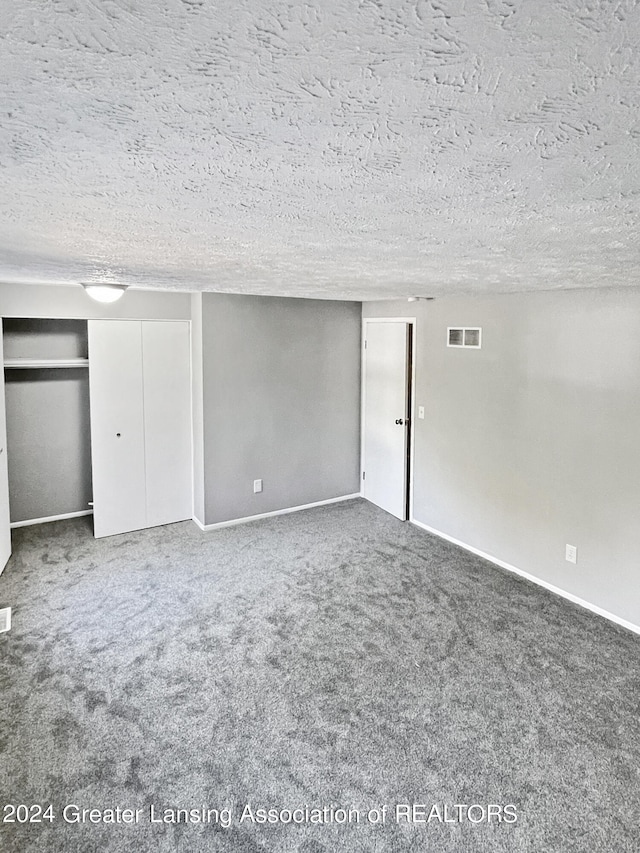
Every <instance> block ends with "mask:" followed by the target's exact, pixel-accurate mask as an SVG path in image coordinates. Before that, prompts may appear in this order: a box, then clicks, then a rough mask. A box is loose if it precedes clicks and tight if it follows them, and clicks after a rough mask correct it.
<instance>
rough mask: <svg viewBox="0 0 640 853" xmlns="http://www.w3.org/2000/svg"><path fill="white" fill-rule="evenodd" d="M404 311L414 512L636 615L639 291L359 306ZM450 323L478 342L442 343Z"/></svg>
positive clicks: (617, 611)
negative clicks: (478, 332) (568, 552)
mask: <svg viewBox="0 0 640 853" xmlns="http://www.w3.org/2000/svg"><path fill="white" fill-rule="evenodd" d="M407 307H410V308H411V312H408V311H407ZM408 313H412V314H416V315H417V317H418V329H417V353H416V359H417V361H416V405H423V406H425V410H426V417H425V419H424V420H418V419H417V418H414V425H415V466H414V517H415V519H416V520H417V521H419V522H421V523H423V524H425V525H427V526H429V527H432V528H434V529H436V530H439V531H440V532H442V533H444V534H447V535H448V536H451V537H453V538H455V539H457V540H460V541H462V542H464V543H465V544H467V545H469V546H471V547H473V548H477V549H479V550H481V551H483V552H485V553H487V554H490V555H491V556H493V557H495V558H497V559H499V560H502V561H504V562H506V563H509V564H511V565H513V566H515V567H517V568H519V569H521V570H522V571H525V572H528V573H530V574H531V575H534V576H535V577H536V578H539V579H540V580H542V581H544V582H546V583H549V584H552V585H554V586H557V587H559V588H560V589H562V590H564V591H566V592H568V593H571V594H573V595H575V596H577V597H579V598H581V599H583V600H584V601H586V602H589V603H590V604H592V605H594V606H596V607H599V608H602V609H604V610H606V611H608V612H609V613H611V614H614V615H615V616H617V617H618V618H620V619H623V620H627V621H628V622H631V623H632V624H635V625H640V578H639V569H638V566H639V565H640V449H639V445H640V290H639V289H637V288H629V289H619V290H601V291H565V292H554V293H542V294H514V295H505V296H491V297H490V296H487V297H474V298H471V297H469V298H455V299H454V298H451V299H446V298H445V299H439V300H436V301H433V302H419V303H413V304H412V305H411V306H407V303H406V302H395V303H366V304H365V305H364V306H363V315H364V316H394V315H395V316H402V315H404V316H406V315H407V314H408ZM456 325H460V326H482V328H483V344H482V349H481V350H480V351H475V350H461V349H454V348H448V347H447V346H446V329H447V326H456ZM567 543H569V544H572V545H576V546H577V548H578V563H577V565H576V566H573V565H571V564H570V563H568V562H566V560H565V545H566V544H567Z"/></svg>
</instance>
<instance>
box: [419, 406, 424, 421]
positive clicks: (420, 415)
mask: <svg viewBox="0 0 640 853" xmlns="http://www.w3.org/2000/svg"><path fill="white" fill-rule="evenodd" d="M418 417H419V418H420V420H421V421H423V420H424V406H418Z"/></svg>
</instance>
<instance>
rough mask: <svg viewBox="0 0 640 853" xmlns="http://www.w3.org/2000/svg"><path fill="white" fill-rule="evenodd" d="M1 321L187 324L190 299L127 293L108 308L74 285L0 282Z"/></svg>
mask: <svg viewBox="0 0 640 853" xmlns="http://www.w3.org/2000/svg"><path fill="white" fill-rule="evenodd" d="M0 316H1V317H63V318H77V319H84V320H100V319H103V320H106V319H110V320H190V319H191V295H190V294H189V293H172V292H170V291H158V290H127V291H126V292H125V294H124V296H122V298H121V299H120V300H119V301H118V302H115V303H113V304H112V305H101V304H100V303H98V302H95V301H94V300H93V299H91V298H90V297H89V296H87V293H86V291H85V290H84V288H83V287H82V286H81V285H79V284H77V285H74V284H69V285H66V284H65V285H54V284H12V283H2V282H0Z"/></svg>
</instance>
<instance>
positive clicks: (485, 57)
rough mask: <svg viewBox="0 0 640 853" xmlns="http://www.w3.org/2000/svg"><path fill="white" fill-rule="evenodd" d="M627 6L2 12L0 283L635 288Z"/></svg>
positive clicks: (233, 6) (633, 47) (303, 5)
mask: <svg viewBox="0 0 640 853" xmlns="http://www.w3.org/2000/svg"><path fill="white" fill-rule="evenodd" d="M639 44H640V7H639V5H638V3H637V2H635V0H620V1H619V2H618V0H582V2H577V0H576V2H574V1H573V0H414V2H403V0H360V2H358V0H312V2H295V0H289V2H283V0H234V2H228V0H226V2H216V0H0V280H4V281H24V282H36V281H38V282H52V283H54V282H70V281H86V280H89V279H101V278H102V279H115V280H118V281H122V282H126V283H130V284H134V285H137V286H152V287H167V288H186V289H189V290H193V289H206V290H220V291H232V292H239V293H268V294H282V295H298V296H322V297H330V298H355V299H377V298H382V297H391V296H407V295H413V294H416V295H436V296H437V295H441V294H444V293H460V292H465V293H466V292H472V291H481V292H486V291H521V290H536V289H550V288H560V287H570V288H575V287H600V286H610V285H631V284H636V283H638V280H637V273H638V270H639V268H640V239H638V228H639V226H640V111H639V107H640V49H639V48H638V45H639Z"/></svg>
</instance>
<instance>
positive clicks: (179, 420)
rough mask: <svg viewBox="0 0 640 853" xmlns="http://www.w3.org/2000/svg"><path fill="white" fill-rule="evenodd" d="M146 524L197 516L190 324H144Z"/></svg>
mask: <svg viewBox="0 0 640 853" xmlns="http://www.w3.org/2000/svg"><path fill="white" fill-rule="evenodd" d="M142 364H143V377H144V381H143V385H144V440H145V466H146V492H147V526H148V527H152V526H153V525H156V524H170V523H171V522H173V521H183V520H184V519H187V518H191V517H192V515H193V506H192V494H193V490H192V485H191V468H192V465H191V342H190V337H189V324H188V323H183V322H162V321H153V320H145V321H143V323H142Z"/></svg>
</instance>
